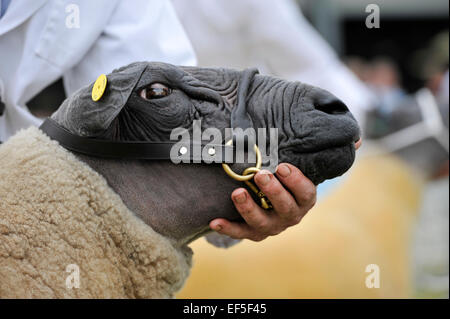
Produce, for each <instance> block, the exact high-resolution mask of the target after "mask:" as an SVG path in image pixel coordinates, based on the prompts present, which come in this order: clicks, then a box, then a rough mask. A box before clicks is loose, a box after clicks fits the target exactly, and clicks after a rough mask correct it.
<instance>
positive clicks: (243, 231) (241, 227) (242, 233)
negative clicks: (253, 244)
mask: <svg viewBox="0 0 450 319" xmlns="http://www.w3.org/2000/svg"><path fill="white" fill-rule="evenodd" d="M209 227H211V229H213V230H215V231H216V232H218V233H220V234H223V235H227V236H229V237H231V238H234V239H244V238H248V239H252V240H257V239H259V240H262V239H263V238H261V239H260V238H257V236H255V233H254V231H253V230H252V229H251V228H250V226H249V225H247V224H245V223H237V222H230V221H228V220H226V219H223V218H216V219H214V220H212V221H211V222H210V223H209ZM261 237H262V236H261Z"/></svg>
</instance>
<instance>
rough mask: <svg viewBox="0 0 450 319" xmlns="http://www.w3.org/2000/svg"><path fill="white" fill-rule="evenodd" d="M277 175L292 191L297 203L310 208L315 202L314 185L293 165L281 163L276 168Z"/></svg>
mask: <svg viewBox="0 0 450 319" xmlns="http://www.w3.org/2000/svg"><path fill="white" fill-rule="evenodd" d="M276 174H277V177H278V178H279V179H280V181H281V182H282V183H283V184H284V185H285V186H286V187H287V188H288V189H289V190H290V191H291V192H292V194H293V195H294V197H295V200H296V202H297V204H298V205H299V206H301V207H304V208H306V209H310V208H311V207H313V206H314V204H315V203H316V186H315V185H314V184H313V182H311V181H310V180H309V179H308V178H307V177H306V176H305V175H303V173H302V172H301V171H300V170H299V169H298V168H297V167H295V166H294V165H291V164H287V163H282V164H280V165H278V167H277V170H276Z"/></svg>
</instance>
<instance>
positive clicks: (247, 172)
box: [222, 140, 273, 209]
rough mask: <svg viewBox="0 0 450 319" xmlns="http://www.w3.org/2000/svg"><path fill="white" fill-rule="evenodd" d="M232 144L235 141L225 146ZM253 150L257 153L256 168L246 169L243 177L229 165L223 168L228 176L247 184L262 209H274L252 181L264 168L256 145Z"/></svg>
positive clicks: (224, 165)
mask: <svg viewBox="0 0 450 319" xmlns="http://www.w3.org/2000/svg"><path fill="white" fill-rule="evenodd" d="M232 144H233V140H229V141H228V142H227V143H226V144H225V145H232ZM253 149H254V151H255V153H256V166H254V167H248V168H246V169H245V170H244V172H243V173H242V175H240V174H237V173H235V172H234V171H233V170H232V169H231V167H230V166H229V165H228V164H225V163H223V164H222V167H223V169H224V171H225V173H227V174H228V176H230V177H231V178H233V179H235V180H237V181H241V182H245V184H247V186H248V187H249V188H250V189H251V190H252V191H253V192H254V193H255V194H256V195H257V196H258V198H259V200H260V202H261V207H262V208H264V209H272V208H273V206H272V204H271V203H270V200H269V199H268V198H267V196H266V195H265V194H264V193H263V192H261V191H260V190H259V189H258V187H257V186H256V185H255V184H254V183H252V182H251V181H250V180H251V179H252V178H253V177H254V176H255V174H256V173H258V172H259V171H260V170H261V166H262V158H261V157H262V156H261V152H260V151H259V148H258V146H257V145H256V144H255V145H254V147H253Z"/></svg>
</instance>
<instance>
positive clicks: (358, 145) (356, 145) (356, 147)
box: [355, 138, 362, 150]
mask: <svg viewBox="0 0 450 319" xmlns="http://www.w3.org/2000/svg"><path fill="white" fill-rule="evenodd" d="M361 145H362V139H361V138H360V139H359V140H357V141H356V143H355V150H357V149H358V148H360V147H361Z"/></svg>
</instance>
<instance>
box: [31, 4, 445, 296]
mask: <svg viewBox="0 0 450 319" xmlns="http://www.w3.org/2000/svg"><path fill="white" fill-rule="evenodd" d="M172 3H173V5H174V7H175V9H176V11H177V14H178V17H179V19H180V21H181V23H182V25H183V27H184V29H185V31H186V34H187V36H188V37H189V39H190V40H191V42H192V45H193V48H194V50H195V53H196V55H197V59H198V65H199V66H217V67H234V68H239V69H242V68H246V67H258V68H259V70H260V72H261V73H263V74H271V75H274V76H279V77H282V78H286V79H289V80H296V81H302V82H305V83H309V84H312V85H317V86H319V87H322V88H324V89H327V90H328V91H330V92H332V93H333V94H335V95H336V96H338V97H339V98H341V99H342V100H343V101H344V102H345V103H346V104H347V106H348V107H349V108H350V110H351V111H352V113H353V114H354V115H355V117H356V118H357V120H358V122H359V123H360V126H361V130H362V135H363V146H362V147H361V149H360V150H359V151H358V153H357V158H356V162H355V164H354V166H353V167H352V169H351V170H350V171H349V172H348V173H346V174H345V175H344V176H342V177H340V178H337V179H334V180H331V181H327V182H325V183H323V184H321V185H319V188H318V203H317V204H316V206H315V207H314V208H313V209H312V210H311V211H310V212H309V213H308V214H307V215H306V217H305V218H304V219H303V220H302V222H301V223H300V224H299V225H297V226H295V227H292V228H290V229H288V230H287V231H285V232H283V233H282V234H280V235H278V236H275V237H270V238H268V239H266V240H264V241H263V242H259V243H254V242H250V241H243V242H241V243H239V244H237V245H235V246H233V247H231V248H228V249H220V248H216V247H214V246H212V245H210V244H209V243H207V241H206V240H205V239H203V238H201V239H198V240H197V241H195V242H194V243H193V244H192V248H193V250H194V252H195V254H194V266H193V269H192V275H191V276H190V277H189V279H188V281H187V284H186V286H185V287H184V289H183V290H182V291H181V292H180V293H179V294H178V297H180V298H418V297H424V298H448V297H449V195H448V194H449V193H448V192H449V179H448V171H449V135H448V125H449V83H448V76H449V74H448V59H449V33H448V13H449V8H448V7H449V2H448V0H427V1H420V0H389V1H388V0H384V1H381V0H379V1H375V0H370V1H366V0H357V1H355V0H299V1H295V0H215V1H210V0H189V1H186V0H172ZM64 97H65V96H64V89H63V84H62V81H61V80H59V81H57V82H55V83H54V84H52V85H51V86H49V87H48V88H47V89H46V90H44V91H43V92H42V94H39V95H37V96H36V97H35V98H33V99H32V100H31V101H29V102H28V103H27V106H28V107H29V109H30V111H31V112H32V113H33V114H34V115H36V116H40V117H44V116H47V115H49V114H51V113H52V112H53V111H54V110H55V109H56V108H57V107H58V106H59V105H60V103H61V101H62V100H63V99H64ZM44 106H45V107H46V108H43V107H44ZM374 265H375V266H374Z"/></svg>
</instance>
